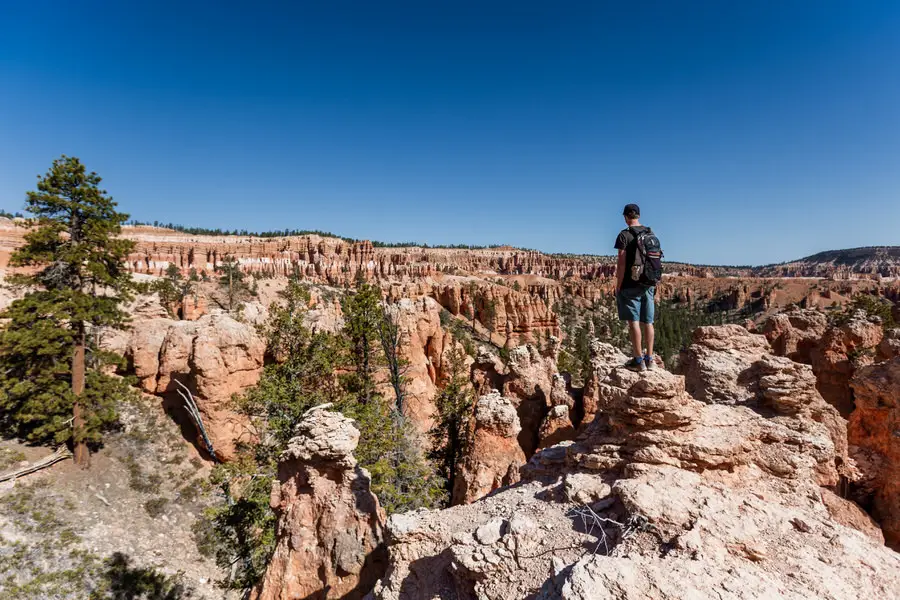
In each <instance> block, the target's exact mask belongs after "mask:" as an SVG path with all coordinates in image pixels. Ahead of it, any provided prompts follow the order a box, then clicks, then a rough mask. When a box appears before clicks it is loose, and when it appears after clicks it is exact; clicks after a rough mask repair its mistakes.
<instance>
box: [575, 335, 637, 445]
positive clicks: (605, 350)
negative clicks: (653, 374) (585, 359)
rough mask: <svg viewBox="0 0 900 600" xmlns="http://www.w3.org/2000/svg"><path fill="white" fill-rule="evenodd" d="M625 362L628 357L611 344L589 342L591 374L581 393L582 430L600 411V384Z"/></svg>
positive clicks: (595, 341)
mask: <svg viewBox="0 0 900 600" xmlns="http://www.w3.org/2000/svg"><path fill="white" fill-rule="evenodd" d="M627 361H628V357H627V356H625V354H623V353H622V351H621V350H619V349H618V348H616V347H615V346H613V345H612V344H607V343H606V342H601V341H600V340H591V372H590V375H589V376H588V377H587V380H586V381H585V382H584V390H583V393H582V406H583V408H582V410H583V412H584V416H583V418H582V420H581V426H582V428H583V427H586V426H588V425H589V424H590V423H592V422H593V421H594V418H595V417H596V415H597V412H598V411H599V410H600V382H601V381H603V380H604V379H605V378H606V376H607V375H609V373H610V372H611V371H612V370H613V369H614V368H615V367H618V366H621V365H624V364H625V363H626V362H627Z"/></svg>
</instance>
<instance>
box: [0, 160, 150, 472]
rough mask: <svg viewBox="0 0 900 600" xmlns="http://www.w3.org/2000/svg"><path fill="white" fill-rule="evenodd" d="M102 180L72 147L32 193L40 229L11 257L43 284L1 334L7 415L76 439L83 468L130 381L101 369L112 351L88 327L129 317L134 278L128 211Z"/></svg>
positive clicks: (1, 384)
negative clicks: (125, 232) (126, 304)
mask: <svg viewBox="0 0 900 600" xmlns="http://www.w3.org/2000/svg"><path fill="white" fill-rule="evenodd" d="M100 181H101V179H100V177H99V176H98V175H97V174H96V173H94V172H90V173H88V172H87V170H86V169H85V167H84V165H83V164H82V163H81V161H80V160H79V159H77V158H75V157H68V156H65V155H63V156H62V157H60V158H59V159H57V160H55V161H53V165H52V166H51V167H50V170H49V171H48V172H47V173H46V174H45V175H44V176H43V177H39V178H38V183H37V190H36V191H31V192H28V197H27V202H26V208H27V210H28V212H30V213H31V214H32V215H34V217H33V219H32V220H31V223H30V225H31V226H32V228H31V230H30V231H29V232H28V233H27V234H26V235H25V244H24V245H23V246H22V247H21V248H19V249H18V250H17V251H16V252H15V253H14V254H13V256H12V258H11V260H10V265H11V266H14V267H25V268H26V270H27V271H30V272H31V273H32V274H31V275H20V276H18V277H16V279H17V280H18V282H19V283H24V284H26V285H29V286H30V289H32V290H34V291H31V292H30V293H28V294H27V295H26V296H25V297H24V298H22V299H20V300H16V301H15V302H13V303H12V305H11V306H10V307H9V309H8V310H7V311H6V313H5V314H4V317H5V318H7V319H9V322H8V324H7V327H6V329H5V330H4V331H3V332H2V333H0V367H2V368H0V407H2V408H3V409H4V413H5V415H6V416H5V421H6V423H5V424H6V425H8V426H12V427H14V428H15V429H16V431H17V433H18V434H19V435H22V436H23V437H26V438H28V439H31V440H33V441H49V440H51V439H52V440H55V441H57V442H59V441H65V440H67V439H68V440H71V442H72V445H73V448H74V454H75V462H76V464H78V465H79V466H81V467H87V466H88V464H89V458H90V456H89V451H88V446H87V444H88V443H89V442H92V441H98V440H99V435H100V429H101V428H102V427H103V425H104V424H106V423H108V422H109V421H110V420H112V419H113V418H114V416H115V410H114V405H113V404H112V401H113V400H114V399H115V398H116V397H118V396H121V395H122V394H124V393H125V389H126V386H125V385H124V384H123V383H122V382H121V381H117V380H114V379H112V378H110V377H108V376H106V375H104V374H103V373H102V372H101V370H100V367H101V366H102V364H103V363H104V362H105V361H106V360H107V359H108V358H109V357H108V356H107V355H105V354H104V353H102V352H101V351H100V350H99V348H97V347H96V345H97V344H96V337H95V336H91V337H90V338H89V336H88V334H89V333H95V332H98V331H100V330H102V329H103V328H107V327H112V328H119V327H122V326H123V325H124V324H125V323H126V321H127V315H126V313H125V312H123V311H122V309H121V308H120V303H121V302H122V300H123V297H124V295H127V292H128V289H129V284H130V281H131V278H130V275H129V273H128V271H127V270H126V269H125V258H126V256H127V254H128V252H129V251H130V250H131V248H132V247H133V242H131V241H129V240H125V239H122V238H120V237H119V234H120V233H121V225H122V223H124V222H125V221H126V220H127V218H128V215H126V214H123V213H120V212H117V211H116V203H115V202H113V200H112V198H111V197H110V196H108V195H107V194H106V191H105V190H102V189H100V188H99V184H100ZM67 413H68V414H69V415H70V417H66V416H65V415H66V414H67ZM70 420H71V424H72V427H71V429H69V427H68V423H69V421H70Z"/></svg>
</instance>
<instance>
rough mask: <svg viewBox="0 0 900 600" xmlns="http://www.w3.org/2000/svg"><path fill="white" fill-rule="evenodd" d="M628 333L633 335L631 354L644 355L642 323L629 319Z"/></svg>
mask: <svg viewBox="0 0 900 600" xmlns="http://www.w3.org/2000/svg"><path fill="white" fill-rule="evenodd" d="M628 335H629V336H630V337H631V355H632V356H635V357H640V356H643V353H642V352H641V324H640V323H639V322H637V321H628Z"/></svg>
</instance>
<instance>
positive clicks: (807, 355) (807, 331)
mask: <svg viewBox="0 0 900 600" xmlns="http://www.w3.org/2000/svg"><path fill="white" fill-rule="evenodd" d="M827 329H828V317H827V316H826V315H825V313H823V312H822V311H819V310H815V309H795V310H791V311H788V312H784V313H779V314H777V315H774V316H772V317H770V318H769V319H768V320H766V322H765V323H763V326H762V331H761V332H762V333H763V334H764V335H765V336H766V339H767V340H769V344H771V346H772V351H773V352H774V353H775V354H777V355H778V356H786V357H788V358H790V359H791V360H793V361H796V362H801V363H805V364H810V363H811V362H812V358H811V353H812V351H813V348H815V347H816V346H817V345H818V343H819V340H820V339H821V338H822V336H823V335H825V331H826V330H827Z"/></svg>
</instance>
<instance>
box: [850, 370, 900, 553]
mask: <svg viewBox="0 0 900 600" xmlns="http://www.w3.org/2000/svg"><path fill="white" fill-rule="evenodd" d="M851 385H852V386H853V391H854V394H855V397H856V410H854V411H853V414H852V415H850V426H849V429H848V437H849V441H850V444H851V448H852V450H853V451H854V455H855V457H856V458H857V462H858V463H859V464H860V470H861V471H862V472H863V475H864V479H863V481H861V482H860V484H859V490H858V493H860V495H861V497H862V502H864V503H865V504H869V505H870V506H871V510H870V512H871V513H872V515H873V516H874V517H875V519H876V520H877V521H878V522H879V523H880V524H881V527H882V529H883V531H884V537H885V541H886V543H887V544H888V545H889V546H891V547H892V548H894V549H895V550H900V357H896V358H893V359H891V360H889V361H885V362H881V363H878V364H875V365H871V366H867V367H863V368H862V369H860V370H859V371H858V372H857V373H856V375H855V376H854V377H853V381H852V383H851Z"/></svg>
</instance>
